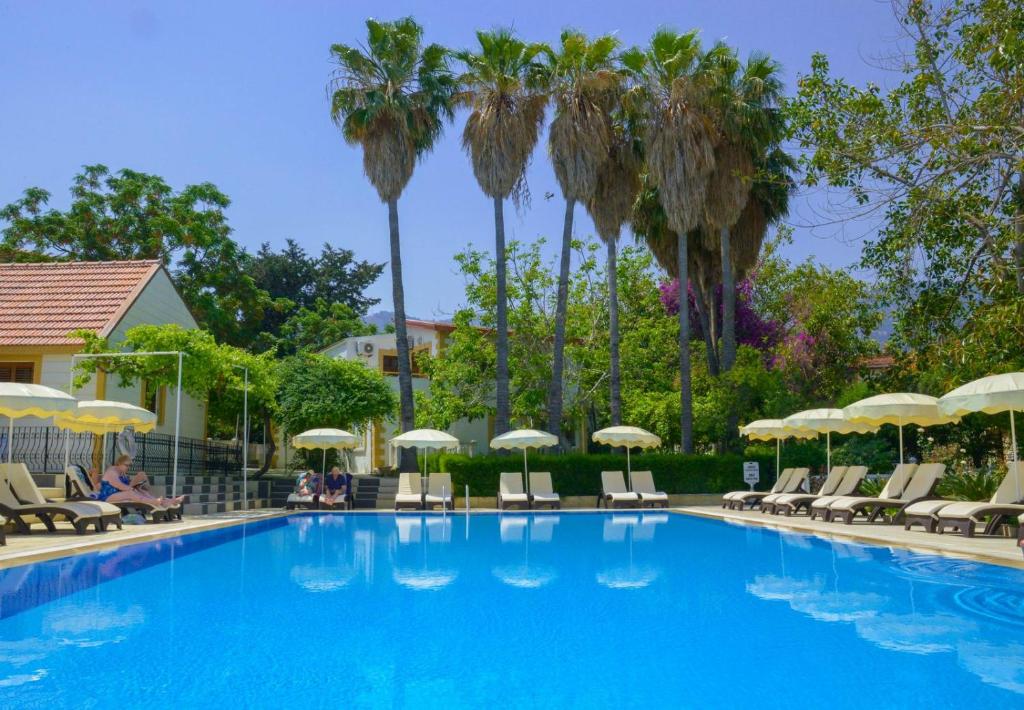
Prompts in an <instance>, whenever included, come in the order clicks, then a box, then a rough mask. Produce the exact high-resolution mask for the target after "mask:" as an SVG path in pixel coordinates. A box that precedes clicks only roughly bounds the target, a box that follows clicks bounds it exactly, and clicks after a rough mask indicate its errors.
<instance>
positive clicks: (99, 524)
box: [0, 464, 121, 535]
mask: <svg viewBox="0 0 1024 710" xmlns="http://www.w3.org/2000/svg"><path fill="white" fill-rule="evenodd" d="M14 465H15V466H23V464H14ZM23 472H24V475H28V476H29V481H30V482H31V483H32V485H33V486H35V481H32V480H31V475H30V474H28V469H27V468H25V469H23ZM2 485H4V486H6V487H7V490H8V491H9V493H10V499H11V500H13V501H15V503H16V504H17V506H16V507H15V506H11V505H7V504H6V503H4V502H2V501H0V515H3V516H4V517H6V518H7V519H8V520H9V521H10V522H12V523H13V524H14V527H15V529H16V530H17V531H18V532H20V533H24V534H25V535H29V534H31V533H32V526H31V525H30V524H29V522H28V521H27V520H25V518H27V517H35V518H37V519H38V520H39V521H40V522H41V523H42V524H43V525H44V526H45V527H46V529H47V531H49V532H59V531H58V530H57V526H56V525H55V524H54V518H57V517H62V518H64V519H65V520H66V521H67V522H69V523H71V525H72V527H74V529H75V532H76V533H78V534H79V535H84V534H85V532H86V531H87V530H88V529H89V526H90V525H93V526H94V527H95V529H96V532H104V531H105V530H106V529H107V526H108V525H110V524H114V525H116V526H117V528H118V529H119V530H120V529H121V511H118V512H117V513H116V514H109V515H105V514H104V513H103V512H102V510H101V509H100V508H99V507H98V506H93V508H94V510H95V512H94V513H92V514H88V515H86V514H84V513H83V512H82V508H80V507H79V506H81V505H85V503H71V504H70V505H62V504H60V503H54V502H50V501H47V502H46V503H28V502H26V501H25V500H24V499H22V498H21V497H20V496H19V495H18V492H17V491H16V490H15V488H14V486H13V485H12V483H11V481H10V480H9V478H8V479H7V480H6V481H5V482H4V483H3V484H2Z"/></svg>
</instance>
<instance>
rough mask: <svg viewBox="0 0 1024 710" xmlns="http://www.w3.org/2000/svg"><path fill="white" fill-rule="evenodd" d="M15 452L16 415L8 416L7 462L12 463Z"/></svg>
mask: <svg viewBox="0 0 1024 710" xmlns="http://www.w3.org/2000/svg"><path fill="white" fill-rule="evenodd" d="M13 452H14V415H13V414H12V415H11V416H9V417H7V463H11V455H12V453H13Z"/></svg>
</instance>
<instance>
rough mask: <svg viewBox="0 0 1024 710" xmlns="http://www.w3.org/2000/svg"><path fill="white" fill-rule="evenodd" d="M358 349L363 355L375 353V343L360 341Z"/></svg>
mask: <svg viewBox="0 0 1024 710" xmlns="http://www.w3.org/2000/svg"><path fill="white" fill-rule="evenodd" d="M356 349H357V350H359V352H360V353H362V354H363V355H373V343H359V344H358V345H356Z"/></svg>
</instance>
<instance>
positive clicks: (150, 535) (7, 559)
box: [0, 510, 296, 570]
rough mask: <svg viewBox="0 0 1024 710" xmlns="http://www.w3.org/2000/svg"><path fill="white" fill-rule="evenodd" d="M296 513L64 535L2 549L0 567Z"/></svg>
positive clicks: (0, 568) (5, 567)
mask: <svg viewBox="0 0 1024 710" xmlns="http://www.w3.org/2000/svg"><path fill="white" fill-rule="evenodd" d="M295 512H296V511H291V510H277V511H274V512H272V513H265V514H256V515H250V516H246V517H244V518H230V519H224V520H221V519H215V518H211V519H210V520H209V521H206V520H204V521H203V522H202V523H199V524H196V525H190V526H189V527H188V528H176V527H166V528H162V529H158V530H157V529H154V530H153V531H151V532H150V531H148V530H147V531H146V532H141V531H140V534H138V535H131V536H129V537H116V538H107V539H101V538H97V539H95V540H93V539H88V538H87V539H85V540H82V539H81V538H79V537H74V538H70V540H71V542H69V538H61V540H60V542H61V543H63V544H60V545H59V546H55V547H43V548H37V549H33V550H24V551H19V552H13V553H11V554H4V550H2V548H0V570H5V569H11V568H13V567H22V566H24V565H31V564H36V563H37V562H49V561H50V560H59V559H62V558H65V557H75V556H77V555H84V554H89V553H91V552H102V551H106V550H113V549H116V548H118V547H124V546H125V545H135V544H139V543H144V542H155V541H157V540H166V539H168V538H172V537H186V536H188V535H192V534H195V533H204V532H210V531H212V530H222V529H224V528H230V527H235V526H237V525H247V524H249V523H257V522H263V521H265V520H273V519H274V518H282V517H287V516H289V515H293V514H294V513H295ZM190 522H191V521H190ZM154 525H163V523H154ZM169 525H173V524H169ZM40 534H41V535H45V534H46V533H44V532H43V533H40Z"/></svg>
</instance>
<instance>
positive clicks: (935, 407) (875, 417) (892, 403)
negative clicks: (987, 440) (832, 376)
mask: <svg viewBox="0 0 1024 710" xmlns="http://www.w3.org/2000/svg"><path fill="white" fill-rule="evenodd" d="M843 416H845V417H846V418H847V419H849V420H850V421H851V422H860V423H863V424H873V425H875V426H881V425H882V424H895V425H896V426H898V427H899V428H900V463H904V461H903V426H904V425H905V424H916V425H918V426H922V427H924V426H935V425H936V424H952V423H954V422H958V421H960V417H953V416H949V415H947V414H943V413H942V411H941V410H939V400H937V399H936V398H935V397H930V396H928V395H926V394H917V393H915V392H894V393H891V394H878V395H875V396H874V397H868V398H867V399H862V400H860V401H858V402H854V403H853V404H851V405H848V406H846V407H843Z"/></svg>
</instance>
